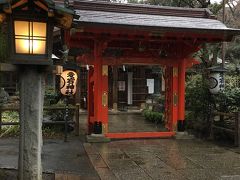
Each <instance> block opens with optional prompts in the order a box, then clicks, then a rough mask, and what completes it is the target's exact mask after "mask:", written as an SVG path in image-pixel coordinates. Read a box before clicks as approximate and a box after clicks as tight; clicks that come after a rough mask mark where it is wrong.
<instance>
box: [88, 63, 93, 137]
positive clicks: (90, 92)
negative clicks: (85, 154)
mask: <svg viewBox="0 0 240 180" xmlns="http://www.w3.org/2000/svg"><path fill="white" fill-rule="evenodd" d="M93 73H94V69H93V67H92V66H90V67H89V71H88V98H87V103H88V107H87V108H88V134H91V133H92V131H93V123H94V94H93V88H94V80H93Z"/></svg>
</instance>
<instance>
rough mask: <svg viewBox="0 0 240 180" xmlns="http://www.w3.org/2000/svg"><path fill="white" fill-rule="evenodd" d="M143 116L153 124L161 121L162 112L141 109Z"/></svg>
mask: <svg viewBox="0 0 240 180" xmlns="http://www.w3.org/2000/svg"><path fill="white" fill-rule="evenodd" d="M143 116H144V118H145V119H146V120H147V121H150V122H152V123H155V124H161V123H162V122H163V113H160V112H154V111H151V110H148V109H145V110H144V111H143Z"/></svg>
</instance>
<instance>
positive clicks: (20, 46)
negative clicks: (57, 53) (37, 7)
mask: <svg viewBox="0 0 240 180" xmlns="http://www.w3.org/2000/svg"><path fill="white" fill-rule="evenodd" d="M11 24H12V25H13V28H11V30H12V34H13V36H12V52H11V54H10V55H11V57H10V59H11V60H12V62H13V63H14V64H38V65H51V64H52V58H51V52H52V33H53V25H52V23H51V21H49V20H47V17H40V18H35V19H29V18H23V19H21V18H19V17H18V18H17V17H15V16H13V18H12V23H11Z"/></svg>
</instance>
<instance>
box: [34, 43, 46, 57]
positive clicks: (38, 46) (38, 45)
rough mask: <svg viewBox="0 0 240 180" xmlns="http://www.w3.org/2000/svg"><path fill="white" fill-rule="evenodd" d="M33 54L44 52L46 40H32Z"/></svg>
mask: <svg viewBox="0 0 240 180" xmlns="http://www.w3.org/2000/svg"><path fill="white" fill-rule="evenodd" d="M32 42H33V54H45V51H46V50H45V47H46V41H41V40H33V41H32Z"/></svg>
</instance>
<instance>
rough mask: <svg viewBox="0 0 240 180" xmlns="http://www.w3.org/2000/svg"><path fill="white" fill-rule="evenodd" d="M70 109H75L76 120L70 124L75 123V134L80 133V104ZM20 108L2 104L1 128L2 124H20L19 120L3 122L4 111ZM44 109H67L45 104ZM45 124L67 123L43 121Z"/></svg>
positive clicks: (0, 110) (0, 108)
mask: <svg viewBox="0 0 240 180" xmlns="http://www.w3.org/2000/svg"><path fill="white" fill-rule="evenodd" d="M68 109H69V110H74V111H75V112H74V117H75V118H74V120H71V121H68V122H67V123H68V124H74V125H75V128H74V129H75V134H76V135H79V110H80V106H79V105H78V104H77V105H76V106H70V107H68ZM19 110H20V108H19V107H17V106H2V107H0V130H1V129H2V126H9V125H19V122H3V121H2V113H3V112H4V111H17V112H19ZM43 110H47V111H57V110H62V111H64V110H65V107H60V106H59V107H52V106H44V108H43ZM43 124H65V122H64V121H43Z"/></svg>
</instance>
